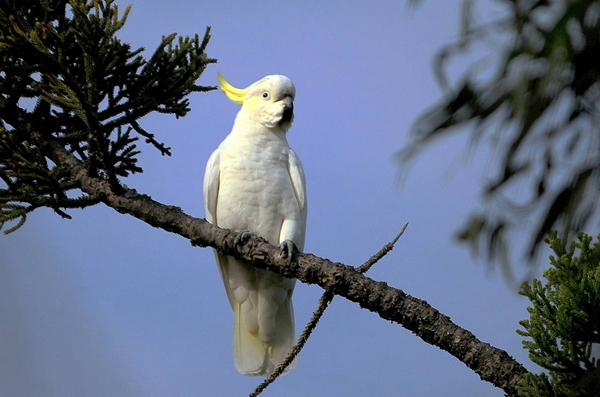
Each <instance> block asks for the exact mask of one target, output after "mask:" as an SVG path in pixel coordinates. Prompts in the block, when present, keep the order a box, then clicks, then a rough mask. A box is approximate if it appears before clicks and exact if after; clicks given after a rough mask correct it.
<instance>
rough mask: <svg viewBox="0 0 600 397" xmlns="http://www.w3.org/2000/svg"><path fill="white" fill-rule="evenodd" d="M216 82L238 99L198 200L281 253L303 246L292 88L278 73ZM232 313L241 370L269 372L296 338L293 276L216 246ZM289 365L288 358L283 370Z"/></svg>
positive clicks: (222, 222)
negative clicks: (238, 82) (246, 81)
mask: <svg viewBox="0 0 600 397" xmlns="http://www.w3.org/2000/svg"><path fill="white" fill-rule="evenodd" d="M219 83H220V85H221V90H222V91H223V92H224V93H225V95H227V97H228V98H229V99H230V100H232V101H233V102H236V103H239V104H241V105H242V108H241V110H240V111H239V112H238V114H237V116H236V118H235V122H234V124H233V129H232V130H231V133H230V134H229V135H228V136H227V137H226V138H225V140H224V141H223V142H222V143H221V144H220V145H219V148H218V149H217V150H215V151H214V153H213V154H212V155H211V156H210V159H209V160H208V164H207V165H206V173H205V176H204V205H205V210H206V219H207V220H208V221H209V222H210V223H212V224H213V225H217V226H220V227H223V228H227V229H232V230H236V231H246V232H251V233H254V234H256V235H258V236H260V237H263V238H264V239H266V240H267V241H268V242H269V243H271V244H273V245H279V248H280V250H281V253H282V255H284V256H285V255H288V256H289V255H291V254H292V249H293V245H292V244H291V243H292V242H293V244H295V245H296V247H297V248H298V250H299V251H302V250H303V249H304V234H305V230H306V209H307V205H306V183H305V179H304V170H303V169H302V164H301V163H300V159H299V158H298V156H297V155H296V153H295V152H294V151H293V150H292V149H291V148H290V146H289V145H288V141H287V135H286V134H287V131H288V130H289V128H290V126H291V124H292V120H293V118H294V112H293V110H294V97H295V95H296V88H295V87H294V84H293V83H292V81H291V80H290V79H289V78H287V77H285V76H282V75H271V76H267V77H265V78H263V79H261V80H259V81H257V82H256V83H254V84H252V85H250V86H249V87H247V88H246V89H239V88H235V87H233V86H231V85H230V84H229V83H228V82H227V81H226V80H225V79H224V78H223V76H222V75H221V74H219ZM215 256H216V259H217V265H218V267H219V272H220V273H221V278H222V279H223V282H224V284H225V290H226V291H227V297H228V298H229V303H230V304H231V308H232V309H233V313H234V320H233V321H234V325H233V355H234V361H235V366H236V368H237V370H238V371H239V372H241V373H242V374H244V375H249V376H257V375H262V376H268V375H269V374H270V373H271V372H272V371H273V370H274V368H275V367H276V366H277V365H278V364H279V363H280V362H281V360H283V358H284V357H285V356H286V354H287V353H288V352H289V351H290V349H291V347H292V346H293V345H294V342H295V330H294V310H293V308H292V292H293V291H294V285H295V283H296V280H295V279H289V278H284V277H282V276H280V275H279V274H276V273H273V272H270V271H268V270H263V269H259V268H256V267H254V266H252V265H250V264H247V263H245V262H243V261H240V260H238V259H235V258H233V257H231V256H226V255H222V254H220V253H219V252H217V251H216V250H215ZM294 367H295V362H294V363H292V364H291V365H290V366H289V367H288V370H290V369H292V368H294Z"/></svg>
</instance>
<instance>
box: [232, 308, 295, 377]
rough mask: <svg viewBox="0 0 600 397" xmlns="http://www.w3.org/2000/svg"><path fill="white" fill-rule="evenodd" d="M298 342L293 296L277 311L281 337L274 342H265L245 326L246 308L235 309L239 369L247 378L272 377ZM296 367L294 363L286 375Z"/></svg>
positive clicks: (236, 363) (278, 336) (237, 363)
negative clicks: (244, 310)
mask: <svg viewBox="0 0 600 397" xmlns="http://www.w3.org/2000/svg"><path fill="white" fill-rule="evenodd" d="M295 341H296V337H295V331H294V309H293V307H292V301H291V297H287V298H286V299H285V301H284V302H283V304H282V305H281V306H280V307H279V310H278V311H277V334H276V337H275V340H273V341H272V342H270V343H265V342H263V341H261V340H260V339H259V338H258V337H257V336H256V335H255V334H254V333H250V332H248V331H247V329H246V327H245V325H244V317H243V315H242V308H241V305H240V304H237V305H236V307H235V308H234V323H233V356H234V361H235V367H236V369H237V370H238V371H239V372H240V373H242V374H244V375H246V376H269V375H270V374H271V372H273V370H275V368H276V367H277V365H279V363H280V362H281V361H282V360H283V359H284V358H285V356H286V355H287V354H288V352H289V351H290V350H291V348H292V347H293V346H294V343H295ZM295 367H296V360H294V361H293V362H292V363H291V364H290V365H289V366H288V368H287V369H286V370H285V372H284V373H286V372H288V371H290V370H292V369H294V368H295Z"/></svg>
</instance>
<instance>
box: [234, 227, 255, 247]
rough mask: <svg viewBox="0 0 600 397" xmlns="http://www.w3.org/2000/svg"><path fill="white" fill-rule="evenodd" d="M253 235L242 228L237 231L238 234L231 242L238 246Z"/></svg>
mask: <svg viewBox="0 0 600 397" xmlns="http://www.w3.org/2000/svg"><path fill="white" fill-rule="evenodd" d="M252 236H254V233H252V232H249V231H247V230H242V231H241V232H239V233H238V234H236V235H235V238H234V239H233V243H234V244H235V246H236V247H239V246H240V245H244V244H246V243H247V242H248V240H250V237H252Z"/></svg>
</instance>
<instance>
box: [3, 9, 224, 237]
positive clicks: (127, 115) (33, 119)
mask: <svg viewBox="0 0 600 397" xmlns="http://www.w3.org/2000/svg"><path fill="white" fill-rule="evenodd" d="M112 3H113V0H94V1H90V2H86V1H85V0H71V1H66V0H38V1H22V0H12V1H9V0H0V59H1V60H0V178H1V179H2V181H3V182H4V184H5V185H6V188H3V189H0V228H1V227H2V225H3V224H4V223H5V222H7V221H10V220H18V222H17V223H16V225H15V226H13V227H12V228H10V229H8V230H5V233H8V232H11V231H13V230H15V229H16V228H18V227H20V226H21V225H22V224H23V223H24V222H25V219H26V215H27V214H28V213H29V212H31V211H33V210H34V209H36V208H39V207H50V208H52V209H54V211H55V212H57V213H58V214H60V215H61V216H64V217H68V215H67V214H66V213H65V212H64V209H67V208H83V207H85V206H89V205H93V204H96V203H98V202H99V201H100V200H101V199H102V198H101V197H88V196H87V195H84V194H83V195H79V196H77V195H76V194H75V193H74V192H72V193H71V194H69V192H71V191H73V190H74V189H77V188H78V186H77V184H76V183H75V182H73V181H72V180H71V179H70V178H69V175H68V174H67V173H66V172H64V170H61V169H60V167H57V166H56V165H55V164H53V163H52V162H51V161H49V160H48V156H47V155H46V153H45V152H44V150H46V149H45V148H47V143H48V142H52V143H54V144H58V145H60V146H62V147H64V148H66V149H67V150H68V151H70V152H71V153H72V154H74V155H75V156H76V157H77V158H78V159H80V160H81V161H83V163H84V164H85V166H86V168H87V170H88V172H89V174H90V175H93V176H96V177H100V178H104V179H106V180H107V181H109V182H110V184H111V186H112V187H113V189H115V190H118V189H119V188H120V182H119V179H118V178H119V177H126V176H128V175H129V174H131V173H136V172H141V171H142V168H141V167H140V166H139V165H138V164H137V155H138V154H139V153H140V151H139V149H138V147H137V141H138V139H139V138H140V137H141V138H143V139H144V140H145V141H146V143H149V144H151V145H152V146H154V147H155V148H157V149H158V150H159V151H160V152H161V153H162V154H163V155H170V150H169V148H168V147H166V146H165V145H164V144H163V143H161V142H159V141H157V140H156V139H155V137H154V135H153V134H151V133H150V132H148V131H146V130H145V129H144V128H142V127H141V126H140V124H139V119H140V118H141V117H143V116H145V115H147V114H149V113H151V112H160V113H167V114H174V115H175V116H177V117H181V116H185V115H186V114H187V112H188V111H189V110H190V109H189V101H188V99H187V97H188V95H189V94H190V93H192V92H197V91H208V90H212V89H214V88H215V87H203V86H200V85H196V83H195V82H196V81H197V80H198V78H199V77H200V75H201V74H202V72H203V71H204V69H205V67H206V66H207V65H208V64H210V63H214V62H216V61H215V60H214V59H211V58H209V57H208V56H207V55H206V53H205V50H206V46H207V44H208V41H209V39H210V34H209V28H207V29H206V32H205V34H204V37H203V39H202V40H200V38H199V37H198V35H195V36H194V37H179V38H177V37H176V34H171V35H168V36H164V37H163V38H162V41H161V43H160V44H159V46H158V48H157V49H156V50H155V51H154V54H153V55H152V56H151V57H150V58H149V59H145V58H144V57H143V56H142V55H141V54H142V52H143V50H144V49H143V48H139V49H136V50H132V49H131V47H130V45H129V44H126V43H123V42H121V41H120V40H119V39H118V38H117V37H116V36H115V34H116V33H117V32H118V30H119V29H121V28H122V27H123V25H124V24H125V21H126V19H127V15H128V13H129V10H130V7H127V8H126V10H125V12H124V13H123V14H122V16H119V12H118V8H117V6H116V5H113V4H112ZM73 196H75V197H74V198H73Z"/></svg>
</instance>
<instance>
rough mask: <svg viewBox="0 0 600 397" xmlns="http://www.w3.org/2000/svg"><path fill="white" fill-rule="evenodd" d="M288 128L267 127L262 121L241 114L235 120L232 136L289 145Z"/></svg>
mask: <svg viewBox="0 0 600 397" xmlns="http://www.w3.org/2000/svg"><path fill="white" fill-rule="evenodd" d="M287 130H288V129H287V128H282V126H279V125H276V126H274V127H266V126H264V125H263V124H261V123H260V121H258V120H256V119H254V118H252V117H249V116H248V115H246V114H244V113H242V112H240V113H238V115H237V117H236V118H235V123H234V124H233V129H232V130H231V134H235V135H237V136H240V137H243V138H244V139H250V140H251V139H260V140H271V139H272V140H277V141H284V142H286V143H287Z"/></svg>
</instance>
